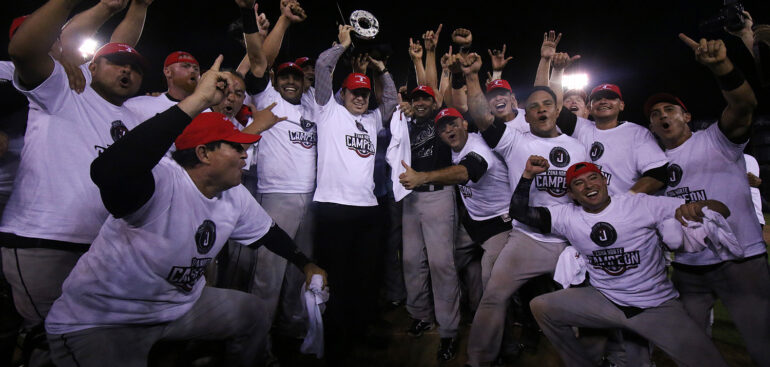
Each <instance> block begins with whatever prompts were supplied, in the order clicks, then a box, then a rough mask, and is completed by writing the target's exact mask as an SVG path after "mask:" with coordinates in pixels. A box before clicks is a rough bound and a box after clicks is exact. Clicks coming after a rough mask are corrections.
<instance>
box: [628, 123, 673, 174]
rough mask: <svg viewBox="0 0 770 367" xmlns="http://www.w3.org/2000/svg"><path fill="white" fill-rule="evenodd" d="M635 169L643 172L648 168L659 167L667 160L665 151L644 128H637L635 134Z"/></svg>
mask: <svg viewBox="0 0 770 367" xmlns="http://www.w3.org/2000/svg"><path fill="white" fill-rule="evenodd" d="M634 140H635V141H636V147H634V154H636V171H637V172H639V173H640V174H641V173H644V172H646V171H648V170H650V169H653V168H656V167H660V166H662V165H664V164H666V163H667V162H668V158H666V153H663V150H662V149H660V146H659V145H658V142H657V141H655V138H654V137H653V136H652V133H651V132H650V131H649V130H647V129H644V128H640V129H638V132H637V134H636V139H634Z"/></svg>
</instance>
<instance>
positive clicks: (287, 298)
mask: <svg viewBox="0 0 770 367" xmlns="http://www.w3.org/2000/svg"><path fill="white" fill-rule="evenodd" d="M246 80H247V92H248V94H249V95H250V97H249V100H250V102H251V103H252V104H253V105H254V106H256V107H257V108H259V109H263V108H266V107H267V106H269V105H271V104H276V105H275V107H274V108H273V110H272V111H273V112H274V113H275V114H276V115H278V116H286V117H287V119H286V120H285V121H281V122H279V123H277V124H275V126H273V127H271V128H270V129H269V130H266V131H264V132H263V133H262V139H261V140H260V141H259V146H258V148H257V154H256V177H257V186H256V193H255V197H256V198H257V201H258V202H259V203H260V205H262V207H263V208H264V209H265V211H267V213H268V214H270V216H271V217H272V218H273V219H274V220H275V221H276V223H277V224H278V225H279V226H281V228H283V229H284V230H285V231H286V233H288V234H289V237H291V238H292V239H293V240H294V242H295V243H297V246H298V247H299V248H300V250H302V251H303V252H304V253H306V254H308V255H311V256H312V252H313V241H312V240H313V235H314V220H315V219H314V217H313V212H312V210H311V203H312V202H313V191H315V175H316V141H317V139H318V137H317V135H316V125H315V123H314V122H312V121H310V114H309V111H310V108H312V106H309V107H305V106H303V105H302V104H301V102H302V101H304V95H303V92H302V90H303V88H302V85H303V82H304V80H305V79H304V73H303V71H302V68H300V67H299V65H297V64H295V63H293V62H286V63H283V64H280V65H278V66H277V67H276V68H275V73H274V78H273V81H272V82H271V81H270V80H269V77H268V76H267V75H260V76H255V75H253V74H251V73H249V74H247V75H246ZM304 102H308V101H304ZM308 103H315V101H310V102H308ZM301 283H302V274H301V273H299V272H298V271H297V270H296V269H295V268H293V267H287V263H286V260H284V259H282V258H280V257H278V256H277V255H275V254H273V253H272V252H270V251H268V250H267V249H265V248H260V249H258V250H257V265H256V273H255V275H254V279H253V283H252V288H251V292H252V293H253V294H256V295H257V296H259V297H260V298H261V299H263V300H264V301H265V303H266V304H267V305H268V314H267V316H268V317H269V318H270V319H271V320H272V319H273V317H274V315H275V312H276V309H277V307H278V304H279V295H280V296H281V297H280V303H281V310H282V311H283V312H282V313H281V315H280V316H279V317H278V319H277V320H276V326H277V328H276V329H277V330H278V331H280V332H281V333H283V334H288V335H291V336H294V337H298V338H301V337H303V336H304V329H305V323H304V322H303V321H304V317H303V315H302V310H303V308H304V299H303V298H302V295H301V294H300V286H301Z"/></svg>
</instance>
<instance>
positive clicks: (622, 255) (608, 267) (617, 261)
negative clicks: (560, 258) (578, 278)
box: [586, 247, 640, 276]
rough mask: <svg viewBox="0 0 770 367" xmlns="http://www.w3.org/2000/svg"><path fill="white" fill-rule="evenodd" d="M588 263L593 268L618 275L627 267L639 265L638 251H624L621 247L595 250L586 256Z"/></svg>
mask: <svg viewBox="0 0 770 367" xmlns="http://www.w3.org/2000/svg"><path fill="white" fill-rule="evenodd" d="M586 258H587V259H588V264H590V265H591V266H593V267H594V269H601V270H604V272H605V273H607V274H609V275H613V276H618V275H621V274H623V273H625V272H626V270H628V269H633V268H636V267H639V264H640V256H639V251H631V252H626V249H624V248H622V247H618V248H608V249H601V250H596V251H594V252H593V254H592V255H588V256H586Z"/></svg>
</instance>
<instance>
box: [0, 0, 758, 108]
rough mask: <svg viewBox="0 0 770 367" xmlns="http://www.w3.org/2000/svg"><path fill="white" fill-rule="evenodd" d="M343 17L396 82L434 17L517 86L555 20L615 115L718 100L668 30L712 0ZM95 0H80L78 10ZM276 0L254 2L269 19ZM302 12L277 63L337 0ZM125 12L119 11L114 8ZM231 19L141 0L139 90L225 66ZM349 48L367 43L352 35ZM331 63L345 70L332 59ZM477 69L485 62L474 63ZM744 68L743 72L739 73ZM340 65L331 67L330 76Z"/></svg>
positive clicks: (692, 18)
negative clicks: (464, 31)
mask: <svg viewBox="0 0 770 367" xmlns="http://www.w3.org/2000/svg"><path fill="white" fill-rule="evenodd" d="M44 3H45V1H43V0H30V1H12V0H3V1H2V5H0V6H2V8H1V10H2V11H1V12H0V17H1V21H0V24H2V26H3V27H4V28H2V29H3V30H4V32H5V30H7V29H8V26H9V25H10V22H11V20H12V19H13V18H14V17H16V16H19V15H23V14H28V13H30V12H32V11H34V10H35V9H36V8H37V7H39V6H41V5H42V4H44ZM338 3H339V7H340V8H341V10H342V13H343V14H344V15H345V18H347V17H348V16H349V15H350V13H351V12H352V11H353V10H356V9H364V10H368V11H370V12H372V13H373V14H374V15H375V16H376V17H377V18H378V19H379V22H380V28H381V31H380V34H379V35H378V36H377V38H376V39H375V42H376V43H382V44H386V45H387V46H389V47H391V48H392V49H393V56H392V57H391V61H390V65H389V69H390V70H391V72H392V74H393V75H394V77H395V80H396V84H397V85H403V84H405V83H407V82H409V84H410V87H411V86H412V85H413V84H414V76H413V71H412V66H411V62H410V60H409V57H408V54H407V47H408V39H409V37H414V38H416V39H417V38H420V36H421V34H422V33H423V32H424V31H425V30H428V29H435V28H436V26H438V24H439V23H443V24H444V28H443V31H442V33H441V38H440V43H439V47H438V53H439V57H440V55H441V54H443V53H444V52H445V51H446V49H447V48H448V46H449V43H450V34H451V31H452V30H453V29H455V28H457V27H465V28H469V29H471V30H472V32H473V36H474V37H473V39H474V43H473V48H474V50H475V51H476V52H478V53H479V54H481V55H482V56H483V57H484V62H485V64H486V65H485V66H487V67H488V63H489V58H488V54H487V48H500V47H501V45H502V44H503V43H506V44H507V45H508V52H507V53H508V54H509V55H511V56H513V57H514V59H513V60H512V61H511V62H509V63H508V66H507V68H506V70H505V72H504V78H505V79H508V80H509V81H510V82H511V84H512V86H513V88H514V91H516V92H518V93H519V94H521V93H524V92H525V91H526V90H527V87H528V86H529V85H531V83H532V81H533V79H534V73H535V70H536V68H537V63H538V60H539V47H540V43H541V42H542V34H543V32H545V31H547V30H549V29H555V30H557V31H559V32H562V33H564V36H563V39H562V42H561V43H560V44H559V50H560V51H564V52H568V53H570V54H571V55H574V54H580V55H581V56H582V59H581V60H580V61H579V62H578V63H577V64H576V66H573V67H572V69H571V70H568V72H578V71H581V72H585V73H588V75H589V86H588V87H587V88H589V89H590V88H591V87H592V86H595V85H597V84H599V83H602V82H612V83H615V84H618V85H619V86H620V87H621V90H622V92H623V96H624V100H625V102H626V112H624V114H623V115H621V117H622V118H623V119H627V120H630V121H636V122H644V121H643V120H644V119H643V116H642V112H641V110H642V104H643V103H644V99H645V98H646V97H647V96H648V95H650V94H652V93H654V92H658V91H669V92H673V93H675V94H678V95H679V96H681V97H682V99H683V100H684V102H685V104H687V106H688V108H689V109H690V110H691V112H693V115H694V117H695V118H698V119H702V118H711V117H716V116H718V115H719V112H720V111H721V109H722V108H723V107H724V101H723V100H722V98H721V94H720V93H719V89H718V87H717V86H716V83H715V82H714V78H713V77H711V76H710V74H709V72H708V71H707V69H706V68H705V67H703V66H701V65H700V64H698V63H697V62H695V60H694V57H693V53H692V51H691V50H690V49H689V48H688V47H686V46H685V45H684V44H683V43H682V42H681V41H680V40H679V39H678V38H677V34H678V33H679V32H684V33H686V34H687V35H689V36H690V37H692V38H696V37H700V36H703V34H701V33H700V32H699V31H698V24H699V22H700V21H702V20H704V19H706V18H709V17H711V16H713V15H715V14H716V13H717V11H718V9H719V8H720V7H721V5H722V2H721V1H719V0H702V1H695V0H681V1H571V2H567V1H552V0H536V1H530V2H521V1H517V2H513V1H507V2H483V1H466V2H448V1H421V2H418V1H396V2H388V1H380V2H374V1H352V0H339V2H338ZM743 3H744V5H745V7H746V9H747V10H748V11H749V12H750V13H751V14H752V17H753V18H754V21H755V24H759V23H768V22H770V1H760V0H751V1H744V2H743ZM94 4H96V1H93V0H91V1H83V2H82V3H81V4H80V5H79V6H78V10H83V9H86V8H88V7H90V6H92V5H94ZM278 4H279V0H270V1H262V2H260V12H265V13H266V14H267V16H268V18H269V19H270V20H271V22H273V23H275V21H276V20H277V18H278V15H279V9H278ZM301 4H302V6H303V8H304V9H305V11H306V13H307V14H308V19H307V20H306V21H305V22H303V23H300V24H296V25H293V26H292V27H290V28H289V31H288V32H287V35H286V38H285V39H284V43H283V47H282V50H281V53H280V55H279V57H278V60H277V61H278V62H281V61H284V60H293V59H294V58H296V57H299V56H317V55H318V54H319V53H320V52H321V51H323V50H324V49H326V48H327V47H329V46H330V45H331V43H332V41H334V40H335V39H336V34H337V28H336V25H337V24H338V23H339V22H340V20H341V17H340V14H339V11H338V9H337V2H334V1H329V0H315V1H309V0H305V1H304V2H301ZM124 12H125V11H124ZM122 17H123V13H121V14H118V15H117V16H115V17H114V18H113V19H111V20H110V21H108V23H107V24H106V25H105V26H104V27H103V28H102V29H101V30H100V32H99V34H98V36H97V38H98V39H99V41H100V42H101V43H103V42H106V41H107V40H108V39H109V35H110V33H111V32H112V29H114V27H115V26H116V25H117V24H118V23H119V21H120V20H121V19H122ZM237 18H238V10H237V6H236V5H235V3H234V2H232V1H228V0H211V1H201V0H155V2H154V3H153V4H152V5H151V7H150V10H149V14H148V16H147V21H146V24H145V29H144V33H143V35H142V39H141V40H140V42H139V44H138V45H137V49H139V51H140V52H141V53H142V54H144V55H145V56H146V57H147V58H148V59H149V60H150V62H151V63H152V65H153V66H154V67H156V68H157V74H150V75H146V76H145V80H144V84H143V91H161V90H164V89H165V87H164V85H163V81H162V74H161V69H162V66H163V65H162V63H163V59H164V58H165V56H166V55H167V54H168V53H169V52H171V51H175V50H186V51H189V52H191V53H192V54H193V55H195V56H196V57H197V58H198V60H199V61H200V62H201V64H202V66H203V67H204V68H205V67H206V66H207V65H210V64H211V62H212V61H213V60H214V58H215V57H216V56H217V54H219V53H222V54H224V56H225V65H226V66H230V67H235V66H236V65H237V63H238V62H239V61H240V59H241V57H242V56H243V54H244V50H243V49H242V48H241V47H240V46H239V45H238V43H237V42H236V41H235V40H234V39H233V38H232V37H230V36H229V35H228V32H227V30H228V25H229V24H230V23H231V22H232V21H233V20H235V19H237ZM5 34H7V33H3V36H2V37H0V38H2V41H0V59H5V60H7V59H8V56H7V43H8V41H7V39H6V37H5ZM711 37H720V38H722V39H724V40H725V42H726V44H727V47H728V53H729V56H730V57H731V58H732V59H733V61H735V62H736V63H737V64H739V65H742V69H744V70H747V69H751V60H750V56H749V54H748V52H747V50H746V49H745V48H744V47H743V45H742V43H741V42H740V41H739V40H738V39H737V38H736V37H733V36H730V35H728V34H726V33H724V32H722V33H721V34H717V35H711ZM354 42H356V44H357V45H358V46H359V49H360V48H362V47H365V46H366V44H367V43H369V42H361V41H354ZM338 69H344V70H349V69H348V66H346V65H343V64H340V66H339V67H338ZM482 73H483V75H486V68H485V69H484V70H482ZM749 73H751V70H748V71H747V74H749ZM342 74H346V73H343V72H338V73H337V78H338V79H339V77H340V76H341V75H342Z"/></svg>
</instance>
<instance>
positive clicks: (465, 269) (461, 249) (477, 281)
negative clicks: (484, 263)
mask: <svg viewBox="0 0 770 367" xmlns="http://www.w3.org/2000/svg"><path fill="white" fill-rule="evenodd" d="M482 253H483V250H481V247H480V246H478V245H477V244H476V243H475V242H473V239H471V236H470V235H468V231H466V230H465V227H464V226H463V225H462V224H458V226H457V229H456V230H455V254H454V257H455V267H457V274H458V275H459V276H460V277H461V280H462V283H463V284H464V286H465V288H464V289H465V291H466V293H467V297H468V306H469V307H470V309H471V311H472V312H473V313H475V312H476V309H477V308H478V307H479V302H481V294H482V293H484V286H483V285H482V282H481V255H482Z"/></svg>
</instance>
